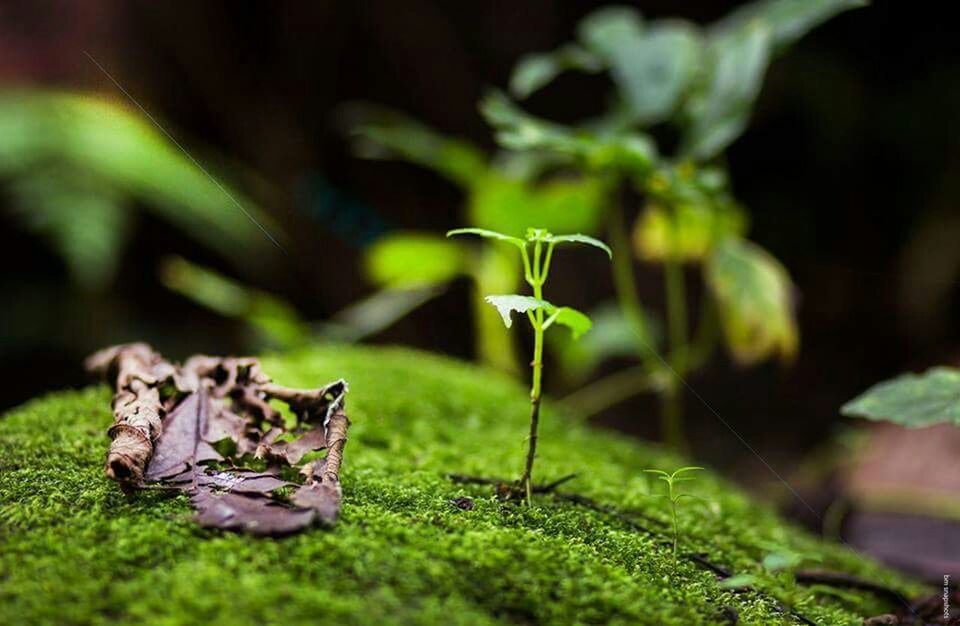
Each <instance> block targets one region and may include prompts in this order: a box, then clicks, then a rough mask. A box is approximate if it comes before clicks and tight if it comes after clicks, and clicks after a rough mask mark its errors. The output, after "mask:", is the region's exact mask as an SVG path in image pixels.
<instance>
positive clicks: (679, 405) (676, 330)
mask: <svg viewBox="0 0 960 626" xmlns="http://www.w3.org/2000/svg"><path fill="white" fill-rule="evenodd" d="M664 286H665V288H666V298H667V332H668V335H669V341H670V355H669V363H670V367H671V368H672V369H673V373H674V376H672V377H671V378H670V382H669V384H668V385H667V386H666V387H665V390H664V393H663V396H662V400H663V401H662V407H663V411H662V413H661V422H660V427H661V432H662V434H663V439H664V441H666V443H667V444H668V445H670V446H671V447H673V448H675V449H677V450H685V449H686V441H685V437H684V433H683V397H682V396H681V386H680V384H679V380H677V378H678V377H682V376H684V375H686V362H687V354H686V353H687V350H688V345H687V296H686V286H685V284H684V276H683V264H682V262H681V261H680V260H678V259H675V258H670V259H667V262H666V264H665V265H664Z"/></svg>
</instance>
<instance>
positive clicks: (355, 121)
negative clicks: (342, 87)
mask: <svg viewBox="0 0 960 626" xmlns="http://www.w3.org/2000/svg"><path fill="white" fill-rule="evenodd" d="M343 117H344V120H345V123H346V124H347V126H348V127H349V129H350V131H351V133H352V135H353V138H354V143H353V146H352V148H353V151H354V153H355V154H357V155H358V156H361V157H363V158H368V159H393V160H402V161H407V162H410V163H414V164H416V165H420V166H423V167H426V168H428V169H431V170H433V171H435V172H437V173H438V174H440V175H442V176H444V177H446V178H447V179H449V180H450V181H451V182H454V183H456V184H458V185H460V186H462V187H470V186H471V185H473V184H474V182H475V180H476V179H478V178H481V177H483V176H484V175H485V174H486V172H487V169H488V166H487V159H486V156H485V155H484V154H483V152H482V151H480V150H479V149H478V148H476V147H475V146H474V145H472V144H470V143H469V142H466V141H461V140H458V139H452V138H449V137H445V136H443V135H441V134H440V133H438V132H436V131H435V130H433V129H431V128H428V127H427V126H424V125H423V124H421V123H419V122H417V121H415V120H413V119H411V118H409V117H407V116H405V115H403V114H402V113H398V112H396V111H392V110H390V109H388V108H385V107H377V106H373V105H368V104H360V103H354V104H352V105H349V106H347V107H344V109H343Z"/></svg>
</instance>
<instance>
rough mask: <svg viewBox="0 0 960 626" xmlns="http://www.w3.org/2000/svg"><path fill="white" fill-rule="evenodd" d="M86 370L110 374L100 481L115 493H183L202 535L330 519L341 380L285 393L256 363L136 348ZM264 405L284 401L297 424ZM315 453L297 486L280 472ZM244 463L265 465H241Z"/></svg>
mask: <svg viewBox="0 0 960 626" xmlns="http://www.w3.org/2000/svg"><path fill="white" fill-rule="evenodd" d="M87 367H88V368H89V369H91V370H93V371H97V372H100V373H102V374H105V375H106V376H108V377H114V378H115V385H116V387H115V389H116V394H115V396H114V400H113V410H114V420H115V421H114V424H113V426H111V428H110V430H109V431H108V432H109V434H110V437H111V438H112V440H113V441H112V442H111V445H110V451H109V453H108V455H107V465H106V474H107V476H109V477H110V478H112V479H114V480H116V481H118V482H119V483H120V484H121V486H122V487H123V488H125V489H131V488H144V487H146V486H147V485H148V484H155V485H157V486H162V487H165V488H172V489H178V490H181V491H184V492H186V493H187V494H188V495H189V496H190V501H191V503H192V504H193V506H194V508H195V509H196V510H197V515H196V517H195V519H196V521H197V522H198V523H199V524H201V525H202V526H207V527H212V528H221V529H225V530H234V531H242V532H249V533H252V534H258V535H285V534H289V533H293V532H296V531H299V530H302V529H303V528H306V527H308V526H310V525H313V524H325V525H332V524H333V523H334V522H335V521H336V518H337V514H338V512H339V510H340V499H341V493H340V475H339V473H340V465H341V462H342V460H343V448H344V445H345V444H346V440H347V428H348V427H349V424H350V421H349V419H348V418H347V416H346V413H345V412H344V397H345V395H346V392H347V385H346V383H345V382H344V381H343V380H338V381H336V382H333V383H331V384H329V385H327V386H325V387H322V388H320V389H311V390H300V389H289V388H287V387H282V386H280V385H275V384H273V383H272V382H271V381H270V378H269V377H268V376H266V375H265V374H264V373H263V372H262V371H261V369H260V364H259V362H258V361H257V360H256V359H251V358H216V357H209V356H202V355H201V356H194V357H191V358H190V359H188V360H187V361H186V362H184V364H183V365H176V364H172V363H169V362H167V361H165V360H164V359H163V358H162V357H161V356H160V355H159V354H158V353H156V352H154V351H153V349H152V348H150V346H148V345H146V344H143V343H136V344H125V345H120V346H115V347H112V348H107V349H105V350H102V351H100V352H98V353H96V354H94V355H93V356H91V357H90V358H89V359H88V360H87ZM271 399H273V400H279V401H281V402H284V403H286V404H287V405H288V406H289V407H290V410H291V412H292V413H293V414H294V415H295V416H296V424H294V425H290V424H288V423H286V422H285V420H284V418H283V416H282V415H281V414H280V412H279V411H278V410H277V409H275V408H274V407H273V406H271V404H270V402H269V401H270V400H271ZM281 437H283V438H282V439H281ZM224 444H226V445H224ZM228 449H229V450H230V451H229V452H227V450H228ZM218 450H219V451H218ZM323 450H326V452H327V454H326V456H325V457H323V458H317V459H314V460H312V461H309V462H307V463H304V464H303V465H302V467H299V474H300V476H301V480H302V482H293V481H292V480H286V479H285V478H284V477H282V476H286V477H288V478H289V474H290V472H287V473H284V472H283V468H284V467H298V465H299V464H300V463H301V461H303V459H304V458H305V457H306V455H308V454H310V453H313V452H318V451H323ZM254 456H255V458H256V459H260V460H261V461H265V462H266V463H267V468H266V470H264V471H259V472H258V471H254V470H251V469H247V468H244V467H243V462H244V461H245V460H246V461H249V462H253V458H252V457H254ZM278 490H280V492H283V493H286V494H288V496H289V499H284V498H283V497H281V495H280V493H278Z"/></svg>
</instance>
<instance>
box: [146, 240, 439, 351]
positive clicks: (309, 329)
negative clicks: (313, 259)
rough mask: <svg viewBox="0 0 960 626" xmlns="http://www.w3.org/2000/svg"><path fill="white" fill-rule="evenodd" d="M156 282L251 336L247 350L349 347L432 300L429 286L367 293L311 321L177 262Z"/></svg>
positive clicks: (276, 300) (279, 301)
mask: <svg viewBox="0 0 960 626" xmlns="http://www.w3.org/2000/svg"><path fill="white" fill-rule="evenodd" d="M160 280H161V282H163V284H164V286H166V287H167V288H168V289H170V290H172V291H175V292H177V293H179V294H180V295H182V296H184V297H185V298H188V299H190V300H192V301H193V302H195V303H196V304H198V305H200V306H202V307H204V308H206V309H210V310H212V311H215V312H216V313H219V314H220V315H223V316H224V317H227V318H230V319H234V320H237V321H240V322H243V323H244V324H245V325H246V326H247V327H248V328H250V329H251V330H252V331H253V338H252V339H253V341H252V343H253V346H252V347H253V348H256V349H262V348H272V349H286V350H291V349H296V348H300V347H303V346H304V345H308V344H311V343H314V342H318V341H323V342H331V341H332V342H355V341H360V340H362V339H365V338H367V337H369V336H370V335H374V334H376V333H378V332H380V331H382V330H384V329H385V328H387V327H388V326H390V325H391V324H393V323H394V322H396V321H397V320H398V319H400V318H402V317H404V316H405V315H407V314H409V313H410V312H411V311H413V310H414V309H416V308H417V307H419V306H420V305H422V304H423V303H425V302H427V301H428V300H430V299H431V298H434V297H436V296H437V295H438V294H439V293H440V290H439V289H437V288H436V287H434V286H424V285H416V286H411V285H407V286H405V287H403V288H399V287H394V288H390V289H384V290H380V291H377V292H375V293H373V294H372V295H370V296H367V297H366V298H364V299H362V300H360V301H359V302H355V303H353V304H351V305H350V306H348V307H347V308H345V309H342V310H340V311H338V312H337V313H335V314H334V315H333V316H331V318H330V319H329V320H325V321H322V322H320V321H318V322H311V321H307V320H305V319H304V318H303V316H301V315H300V313H299V312H298V311H297V310H296V308H295V307H294V306H293V305H292V304H290V303H289V302H287V301H286V300H284V299H283V298H280V297H279V296H276V295H274V294H271V293H267V292H265V291H261V290H259V289H255V288H253V287H249V286H246V285H244V284H243V283H241V282H239V281H237V280H234V279H232V278H228V277H226V276H224V275H222V274H220V273H218V272H215V271H213V270H211V269H209V268H205V267H202V266H200V265H197V264H195V263H191V262H189V261H187V260H185V259H182V258H180V257H170V258H168V259H166V260H165V261H164V262H163V264H162V265H161V268H160Z"/></svg>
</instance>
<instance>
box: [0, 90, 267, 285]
mask: <svg viewBox="0 0 960 626" xmlns="http://www.w3.org/2000/svg"><path fill="white" fill-rule="evenodd" d="M0 136H2V137H3V142H2V143H0V180H3V181H4V183H5V186H6V187H7V189H8V190H9V191H10V193H11V194H12V197H13V205H14V207H15V208H14V210H13V217H14V219H16V220H18V221H19V222H20V223H21V224H22V225H23V226H24V227H25V228H26V229H28V230H29V231H31V232H34V233H36V234H38V235H39V236H41V237H43V238H44V239H46V241H47V242H48V244H49V245H50V246H51V248H52V249H53V251H54V252H56V253H57V254H58V255H59V256H60V257H61V258H62V259H63V261H64V263H65V265H66V267H67V269H68V270H69V272H70V275H71V277H72V278H73V279H74V281H75V283H76V285H78V286H79V287H81V288H82V289H85V290H102V289H104V288H105V287H107V286H108V285H109V284H110V282H111V280H112V279H113V277H114V276H115V274H116V271H117V268H118V265H119V264H120V262H121V260H122V255H123V253H124V251H125V246H126V244H127V242H128V240H129V238H130V235H131V234H132V232H133V230H134V228H135V223H136V213H137V210H138V209H139V210H145V211H148V212H150V213H151V214H152V215H154V216H155V217H157V218H159V219H161V220H163V221H165V222H168V223H170V224H172V225H173V226H175V227H176V228H178V229H179V230H180V231H181V232H182V233H184V235H186V236H187V237H189V238H191V239H193V240H194V241H196V242H197V243H199V244H201V245H203V246H205V247H207V248H210V249H212V250H215V251H216V252H218V253H219V254H220V255H221V256H223V257H224V258H225V259H227V260H229V261H230V262H231V263H233V264H234V265H235V266H236V267H238V268H240V269H242V270H244V271H247V272H251V273H253V272H256V271H257V269H258V268H262V267H264V266H265V265H267V264H269V263H270V261H271V259H273V258H275V257H276V253H277V249H276V247H275V246H274V244H273V243H272V242H271V241H270V240H269V239H268V238H267V236H266V235H265V234H264V232H263V231H262V230H261V226H262V228H263V229H265V230H266V231H267V232H269V233H271V235H272V236H275V237H279V236H280V233H279V231H278V230H277V227H276V225H275V224H273V222H272V221H271V220H270V219H269V217H268V216H267V215H266V214H265V213H264V212H263V211H261V210H260V209H259V208H257V207H256V206H254V205H253V203H252V202H251V201H250V200H249V199H248V198H246V197H245V196H244V195H242V194H241V193H239V192H238V191H236V190H235V189H233V188H229V187H226V186H224V185H222V184H221V183H219V182H216V181H214V180H213V179H212V178H210V177H209V176H208V175H207V174H206V173H204V172H203V171H202V170H200V169H199V168H198V167H197V166H196V164H195V163H193V162H192V161H191V160H190V159H189V158H188V157H187V156H185V155H184V154H183V153H182V152H181V151H180V150H179V149H178V148H177V147H176V146H175V145H174V144H172V143H171V142H170V141H169V140H168V139H167V138H166V137H164V136H163V135H162V134H161V132H160V131H158V130H157V129H156V128H155V127H154V126H153V125H151V124H150V123H149V122H148V121H146V120H145V119H143V118H142V116H140V115H138V114H136V113H134V112H132V111H131V110H129V109H128V108H127V107H125V106H122V105H120V104H117V103H116V102H113V101H111V100H108V99H106V98H103V97H100V96H96V95H86V94H78V93H66V92H55V91H42V90H20V91H6V92H0ZM237 204H240V205H241V206H242V207H243V209H240V208H239V207H238V206H237ZM245 212H246V214H245ZM258 224H259V225H258Z"/></svg>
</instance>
